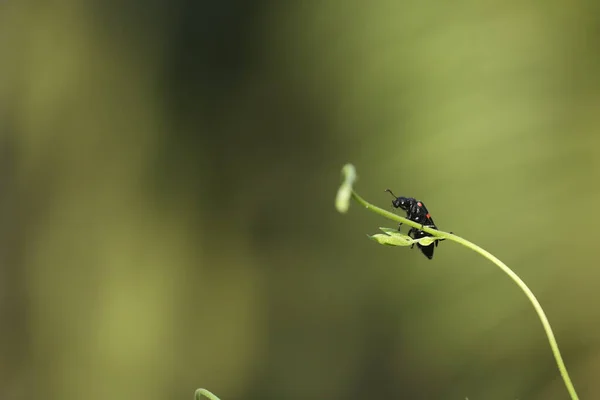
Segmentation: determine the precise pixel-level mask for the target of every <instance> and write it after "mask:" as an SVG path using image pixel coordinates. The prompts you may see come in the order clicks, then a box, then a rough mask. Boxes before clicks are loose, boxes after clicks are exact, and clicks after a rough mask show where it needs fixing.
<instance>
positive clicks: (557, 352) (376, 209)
mask: <svg viewBox="0 0 600 400" xmlns="http://www.w3.org/2000/svg"><path fill="white" fill-rule="evenodd" d="M352 198H354V200H356V201H357V202H358V203H359V204H361V205H362V206H364V207H365V208H367V209H368V210H371V211H372V212H374V213H375V214H379V215H381V216H383V217H385V218H387V219H390V220H392V221H396V222H400V223H402V224H406V225H409V226H412V227H414V228H418V229H420V230H422V231H425V232H427V233H430V234H432V235H433V236H436V237H440V238H444V239H448V240H452V241H454V242H456V243H460V244H462V245H463V246H465V247H468V248H469V249H471V250H473V251H475V252H477V253H479V254H481V255H482V256H484V257H485V258H487V259H488V260H490V261H491V262H493V263H494V264H496V265H497V266H498V267H499V268H500V269H501V270H502V271H504V272H505V273H506V274H507V275H508V276H509V277H510V278H511V279H512V280H513V281H514V282H515V283H516V284H517V285H518V286H519V287H520V288H521V290H522V291H523V293H525V295H526V296H527V298H528V299H529V301H530V302H531V304H533V308H534V309H535V312H536V313H537V315H538V317H539V318H540V321H541V322H542V325H543V327H544V331H546V336H547V337H548V342H549V343H550V348H551V349H552V353H553V354H554V358H555V359H556V365H557V366H558V370H559V371H560V374H561V376H562V378H563V381H564V382H565V386H566V387H567V390H568V391H569V394H570V395H571V399H573V400H578V399H579V397H578V396H577V392H575V387H574V386H573V383H572V382H571V378H570V377H569V373H568V372H567V368H566V367H565V363H564V361H563V358H562V356H561V354H560V350H559V349H558V343H557V342H556V338H555V337H554V333H553V332H552V327H551V326H550V322H549V321H548V317H546V313H545V312H544V310H543V309H542V306H541V305H540V303H539V301H538V300H537V298H536V297H535V295H534V294H533V292H532V291H531V289H529V287H527V285H526V284H525V282H523V280H522V279H521V278H519V276H518V275H517V274H516V273H514V272H513V270H511V269H510V268H508V266H507V265H506V264H504V263H503V262H502V261H500V260H499V259H498V258H496V257H495V256H494V255H493V254H491V253H490V252H488V251H486V250H484V249H482V248H481V247H479V246H477V245H476V244H474V243H471V242H469V241H468V240H465V239H463V238H461V237H459V236H456V235H453V234H451V233H448V232H443V231H439V230H436V229H432V228H429V227H427V226H422V225H421V224H419V223H417V222H414V221H411V220H409V219H407V218H403V217H401V216H399V215H396V214H394V213H391V212H389V211H386V210H384V209H382V208H379V207H376V206H374V205H372V204H370V203H369V202H367V201H366V200H364V199H363V198H362V197H360V196H359V195H358V194H357V193H356V192H355V191H354V190H352Z"/></svg>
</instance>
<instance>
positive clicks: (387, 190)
mask: <svg viewBox="0 0 600 400" xmlns="http://www.w3.org/2000/svg"><path fill="white" fill-rule="evenodd" d="M385 191H386V192H390V194H391V195H392V196H394V197H395V198H398V197H397V196H396V195H395V194H394V193H392V191H391V190H390V189H385Z"/></svg>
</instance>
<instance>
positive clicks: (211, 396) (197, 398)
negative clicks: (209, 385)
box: [194, 389, 219, 400]
mask: <svg viewBox="0 0 600 400" xmlns="http://www.w3.org/2000/svg"><path fill="white" fill-rule="evenodd" d="M202 396H206V397H208V398H209V399H210V400H219V398H218V397H217V396H216V395H215V394H213V393H211V392H209V391H208V390H206V389H197V390H196V393H195V394H194V399H195V400H201V398H202Z"/></svg>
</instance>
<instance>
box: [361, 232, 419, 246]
mask: <svg viewBox="0 0 600 400" xmlns="http://www.w3.org/2000/svg"><path fill="white" fill-rule="evenodd" d="M367 236H368V237H369V239H372V240H374V241H376V242H377V243H379V244H384V245H387V246H410V245H411V244H413V243H414V242H415V241H414V240H413V239H412V238H411V237H410V236H407V235H403V234H402V233H399V232H398V231H396V232H395V233H393V234H390V235H388V234H384V233H377V234H375V235H367Z"/></svg>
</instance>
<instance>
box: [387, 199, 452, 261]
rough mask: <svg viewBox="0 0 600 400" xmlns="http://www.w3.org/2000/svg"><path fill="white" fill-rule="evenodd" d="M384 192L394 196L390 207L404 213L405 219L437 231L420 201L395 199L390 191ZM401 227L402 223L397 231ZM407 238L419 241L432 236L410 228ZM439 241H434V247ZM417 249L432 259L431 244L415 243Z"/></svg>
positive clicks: (432, 247)
mask: <svg viewBox="0 0 600 400" xmlns="http://www.w3.org/2000/svg"><path fill="white" fill-rule="evenodd" d="M386 192H390V194H391V195H392V196H394V200H392V206H394V207H395V208H399V209H401V210H403V211H406V218H408V219H410V220H411V221H414V222H417V223H420V224H421V226H427V227H431V228H433V229H437V226H436V225H435V222H433V218H431V214H429V211H428V210H427V207H425V204H423V202H422V201H419V200H417V199H415V198H413V197H402V196H400V197H397V196H396V195H395V194H394V193H392V191H391V190H390V189H386ZM401 225H402V223H400V225H399V226H398V230H400V226H401ZM408 236H410V237H412V238H413V239H421V238H424V237H427V236H433V235H431V234H429V233H427V232H425V231H422V230H420V229H417V228H410V230H409V231H408ZM439 240H444V239H439ZM439 240H436V241H435V247H437V245H438V241H439ZM413 247H414V244H413V245H412V246H410V248H411V249H412V248H413ZM417 247H418V248H419V249H420V250H421V252H422V253H423V254H424V255H425V257H427V258H429V259H430V260H431V259H432V258H433V249H434V246H433V243H432V244H430V245H427V246H424V245H422V244H421V243H417Z"/></svg>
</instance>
